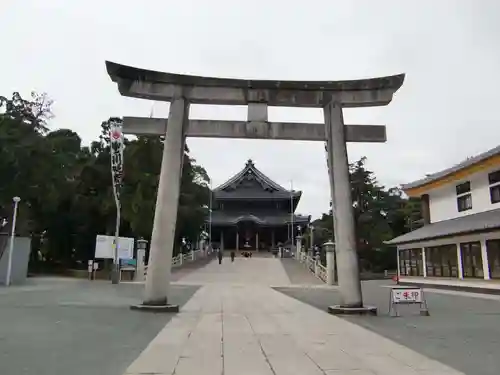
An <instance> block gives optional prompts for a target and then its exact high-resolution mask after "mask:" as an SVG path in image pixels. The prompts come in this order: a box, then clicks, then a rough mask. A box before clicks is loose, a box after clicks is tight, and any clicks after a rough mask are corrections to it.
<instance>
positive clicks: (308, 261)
mask: <svg viewBox="0 0 500 375" xmlns="http://www.w3.org/2000/svg"><path fill="white" fill-rule="evenodd" d="M299 261H300V262H301V263H302V264H304V265H305V266H306V267H307V269H308V270H309V271H310V272H311V273H312V274H314V275H315V276H316V277H317V278H318V279H320V280H321V281H323V282H324V283H326V267H325V266H323V265H322V264H321V262H320V261H319V259H314V258H313V257H311V256H309V255H307V254H306V253H304V252H301V253H299Z"/></svg>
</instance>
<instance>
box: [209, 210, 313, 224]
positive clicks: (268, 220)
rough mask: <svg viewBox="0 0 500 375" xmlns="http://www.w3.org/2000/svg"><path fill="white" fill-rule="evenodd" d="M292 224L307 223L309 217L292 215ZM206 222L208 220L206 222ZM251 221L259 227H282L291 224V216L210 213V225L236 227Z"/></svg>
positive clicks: (283, 214) (282, 214) (285, 214)
mask: <svg viewBox="0 0 500 375" xmlns="http://www.w3.org/2000/svg"><path fill="white" fill-rule="evenodd" d="M293 216H294V218H293V222H294V223H297V224H304V223H308V222H309V221H310V220H311V216H303V215H293ZM207 221H208V220H207ZM244 221H252V222H254V223H256V224H259V225H284V224H288V223H290V222H291V215H290V214H287V213H252V214H250V213H232V212H224V211H214V212H213V213H212V225H218V224H219V225H220V224H226V225H227V224H230V225H236V224H238V223H240V222H244Z"/></svg>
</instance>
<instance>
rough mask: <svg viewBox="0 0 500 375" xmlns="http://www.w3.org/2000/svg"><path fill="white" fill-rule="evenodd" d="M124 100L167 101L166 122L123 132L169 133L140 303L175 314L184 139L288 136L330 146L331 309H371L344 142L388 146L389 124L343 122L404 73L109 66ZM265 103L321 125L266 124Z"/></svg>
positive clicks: (388, 93) (143, 123)
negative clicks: (316, 112) (233, 116)
mask: <svg viewBox="0 0 500 375" xmlns="http://www.w3.org/2000/svg"><path fill="white" fill-rule="evenodd" d="M106 68H107V71H108V74H109V76H110V77H111V79H112V80H113V82H116V83H117V85H118V90H119V92H120V94H121V95H123V96H128V97H135V98H141V99H149V100H155V101H169V102H170V103H171V104H170V113H169V117H168V119H157V118H142V117H125V118H124V120H123V131H124V133H125V134H136V135H159V136H160V135H161V136H165V142H164V149H163V157H162V164H161V172H160V181H159V186H158V196H157V201H156V209H155V216H154V224H153V233H152V236H151V247H150V255H149V266H148V274H147V278H146V287H145V295H144V300H143V303H142V304H141V305H139V306H137V308H143V309H155V310H166V311H177V310H178V306H173V305H170V304H169V303H168V302H169V300H168V297H169V294H170V293H169V292H170V291H169V289H170V273H171V260H172V251H173V246H174V234H175V227H176V220H177V209H178V201H179V189H180V178H181V172H182V159H183V155H184V143H185V139H186V137H213V138H247V139H285V140H306V141H322V142H325V144H326V150H327V155H328V157H327V163H328V170H329V177H330V190H331V198H332V202H333V212H334V223H335V225H334V233H335V242H336V252H337V269H338V271H337V272H338V282H339V288H340V295H341V305H339V306H335V307H333V308H330V309H331V312H337V313H346V312H366V311H370V312H373V308H370V307H365V306H364V305H363V298H362V294H361V284H360V279H359V269H358V258H357V253H356V238H355V231H354V217H353V210H352V204H351V201H352V200H351V199H352V198H351V188H350V182H349V165H348V158H347V147H346V142H385V141H386V131H385V126H384V125H344V119H343V114H342V108H353V107H371V106H385V105H387V104H389V103H390V102H391V101H392V98H393V95H394V93H395V92H396V91H397V90H398V89H399V88H400V87H401V85H402V84H403V81H404V74H400V75H395V76H388V77H381V78H372V79H361V80H351V81H270V80H245V79H228V78H214V77H198V76H189V75H181V74H171V73H164V72H156V71H151V70H145V69H138V68H134V67H131V66H126V65H121V64H117V63H113V62H109V61H107V62H106ZM191 103H193V104H216V105H246V106H248V118H247V121H212V120H190V119H189V105H190V104H191ZM268 106H283V107H314V108H323V112H324V118H325V123H324V124H318V123H315V124H307V123H288V122H287V123H282V122H269V121H268V116H267V112H268Z"/></svg>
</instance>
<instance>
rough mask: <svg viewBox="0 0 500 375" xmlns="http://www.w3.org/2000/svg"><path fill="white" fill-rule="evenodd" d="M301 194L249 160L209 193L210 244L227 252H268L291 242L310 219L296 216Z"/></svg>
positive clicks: (309, 217)
mask: <svg viewBox="0 0 500 375" xmlns="http://www.w3.org/2000/svg"><path fill="white" fill-rule="evenodd" d="M301 195H302V192H301V191H294V190H287V189H285V188H284V187H282V186H280V185H279V184H277V183H276V182H274V181H273V180H271V179H270V178H269V177H267V176H266V175H264V174H263V173H262V172H261V171H259V170H258V169H257V168H256V167H255V164H254V163H253V161H252V160H248V161H247V163H246V165H245V167H244V168H243V169H242V170H241V171H240V172H239V173H237V174H236V175H234V176H233V177H231V178H230V179H229V180H228V181H226V182H225V183H223V184H222V185H220V186H218V187H217V188H215V189H213V190H212V215H211V218H209V222H208V223H207V224H209V225H210V223H211V232H212V242H213V243H218V244H219V246H220V248H221V249H226V250H233V249H235V250H249V251H251V250H253V251H270V250H271V249H273V248H275V247H276V246H277V245H278V244H279V243H282V244H285V243H291V238H292V237H295V236H297V235H298V234H299V233H301V232H302V231H303V230H304V229H305V227H306V226H307V225H308V224H309V222H310V220H311V216H303V215H297V214H295V209H296V208H297V205H298V204H299V201H300V197H301Z"/></svg>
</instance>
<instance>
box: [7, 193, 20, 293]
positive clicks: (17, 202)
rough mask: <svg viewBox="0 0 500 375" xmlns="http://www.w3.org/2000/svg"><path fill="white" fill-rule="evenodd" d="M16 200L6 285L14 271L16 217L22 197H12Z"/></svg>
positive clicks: (8, 283)
mask: <svg viewBox="0 0 500 375" xmlns="http://www.w3.org/2000/svg"><path fill="white" fill-rule="evenodd" d="M12 200H13V201H14V213H13V214H12V230H11V233H10V244H9V252H8V254H7V274H6V279H5V285H6V286H9V285H10V279H11V273H12V256H13V253H14V239H15V236H16V219H17V206H18V204H19V202H20V201H21V198H19V197H14V198H12Z"/></svg>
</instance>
